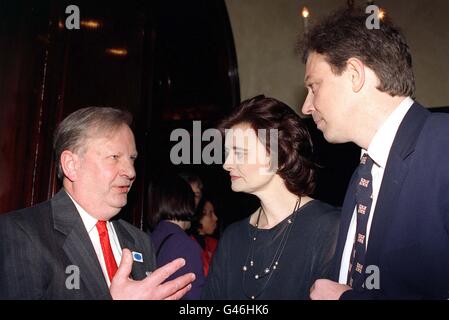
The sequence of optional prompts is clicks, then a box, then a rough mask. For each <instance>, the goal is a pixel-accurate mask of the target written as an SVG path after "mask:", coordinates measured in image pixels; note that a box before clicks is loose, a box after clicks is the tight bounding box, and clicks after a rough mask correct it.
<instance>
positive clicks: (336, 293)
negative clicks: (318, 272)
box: [310, 279, 351, 300]
mask: <svg viewBox="0 0 449 320" xmlns="http://www.w3.org/2000/svg"><path fill="white" fill-rule="evenodd" d="M348 290H351V287H349V286H347V285H344V284H340V283H337V282H334V281H331V280H327V279H318V280H317V281H315V283H314V284H313V286H312V288H310V299H312V300H338V299H340V296H341V295H342V294H343V292H345V291H348Z"/></svg>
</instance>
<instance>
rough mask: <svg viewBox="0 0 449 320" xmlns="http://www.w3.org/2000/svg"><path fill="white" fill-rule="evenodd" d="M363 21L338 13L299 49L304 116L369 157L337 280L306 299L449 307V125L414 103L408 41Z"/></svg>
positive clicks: (350, 195)
mask: <svg viewBox="0 0 449 320" xmlns="http://www.w3.org/2000/svg"><path fill="white" fill-rule="evenodd" d="M368 20H369V16H368V15H367V14H365V13H364V11H362V10H359V9H353V10H345V11H339V12H336V13H334V14H333V15H331V16H329V17H327V18H326V19H325V20H324V21H322V22H321V23H320V24H318V25H317V26H315V27H314V28H313V29H312V30H311V31H310V32H309V33H308V34H307V35H306V36H305V38H304V40H303V42H302V49H303V53H304V54H303V60H304V62H305V63H306V74H305V83H306V86H307V88H308V90H309V92H308V95H307V98H306V100H305V102H304V105H303V107H302V111H303V113H304V114H310V115H312V117H313V119H314V121H315V123H316V124H317V127H318V129H320V130H321V131H322V132H323V134H324V137H325V138H326V140H327V141H329V142H331V143H344V142H349V141H351V142H354V143H356V144H357V145H358V146H360V147H361V148H362V151H363V153H364V154H366V156H365V155H364V157H362V158H363V161H362V163H363V164H366V163H367V162H366V161H367V159H372V162H369V163H372V167H368V168H369V170H368V173H369V174H368V175H366V172H365V173H364V174H365V175H362V172H363V171H362V167H363V165H361V166H360V169H358V170H356V172H355V173H354V175H353V177H352V179H351V183H350V185H349V187H348V190H347V193H346V197H345V201H344V204H343V208H342V220H341V226H340V234H339V239H338V243H337V247H336V253H335V272H334V277H333V279H332V280H327V279H319V280H317V281H316V282H315V284H314V285H313V286H312V288H311V294H310V297H311V298H312V299H447V298H448V297H449V165H448V161H447V158H448V157H449V117H448V116H447V115H442V114H430V112H429V111H427V110H426V109H425V108H423V107H422V106H421V105H419V104H418V103H416V102H414V101H413V100H412V98H411V97H412V96H413V95H414V91H415V83H414V76H413V71H412V59H411V55H410V52H409V48H408V46H407V44H406V41H405V39H404V37H403V36H402V35H401V33H400V32H399V31H398V30H397V29H396V28H395V27H394V26H393V24H392V23H391V21H389V20H388V19H383V20H382V21H380V25H379V28H377V27H374V28H370V24H369V23H368ZM359 174H360V176H359ZM362 179H363V180H362ZM368 186H370V188H371V189H367V190H369V191H368V192H369V194H370V196H368V194H367V196H366V197H365V198H366V199H365V198H364V197H363V190H364V189H363V188H368ZM360 190H362V191H360ZM357 193H358V194H359V195H357ZM368 198H370V199H368ZM363 201H367V202H365V203H366V204H367V205H362V206H360V205H361V203H362V202H363ZM360 277H361V278H360ZM354 279H361V281H360V282H357V281H355V282H353V280H354Z"/></svg>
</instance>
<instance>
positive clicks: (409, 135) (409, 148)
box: [333, 102, 429, 281]
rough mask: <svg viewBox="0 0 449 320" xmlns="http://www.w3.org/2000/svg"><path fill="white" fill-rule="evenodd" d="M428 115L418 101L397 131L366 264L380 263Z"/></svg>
mask: <svg viewBox="0 0 449 320" xmlns="http://www.w3.org/2000/svg"><path fill="white" fill-rule="evenodd" d="M428 115H429V111H427V110H426V109H425V108H424V107H422V106H420V105H419V104H417V103H416V102H415V103H414V104H413V105H412V107H411V108H410V110H409V111H408V112H407V114H406V116H405V117H404V119H403V120H402V122H401V125H400V126H399V129H398V132H397V133H396V137H395V139H394V141H393V145H392V147H391V150H390V154H389V156H388V161H387V166H386V168H385V172H384V176H383V181H382V185H381V188H380V191H379V196H378V200H377V204H376V208H375V212H374V216H373V221H372V225H371V230H370V237H369V242H368V249H367V263H369V264H374V265H378V260H379V253H380V250H381V248H382V245H383V239H384V236H385V232H386V229H387V228H388V226H389V221H390V220H391V216H392V214H391V212H393V210H395V207H396V206H397V204H398V202H397V197H398V195H399V193H400V191H401V188H402V183H403V181H404V179H405V177H406V175H407V172H408V166H407V164H406V159H407V157H408V156H409V155H410V154H412V153H413V151H414V148H415V144H416V140H417V138H418V136H419V133H420V132H421V128H422V126H423V125H424V122H425V121H426V118H427V117H428ZM356 172H357V169H356V171H355V172H354V174H353V175H352V178H351V181H350V183H349V186H348V190H347V192H346V196H345V200H344V203H343V207H342V214H341V222H340V232H339V236H338V241H337V247H336V250H335V260H334V261H335V268H334V274H333V276H334V280H336V281H338V277H339V273H340V266H341V259H342V255H343V251H344V248H345V244H346V238H347V235H348V230H349V226H350V223H351V218H352V215H353V213H354V207H355V193H356V190H355V189H356V185H355V181H354V180H355V179H356ZM371 235H372V236H371Z"/></svg>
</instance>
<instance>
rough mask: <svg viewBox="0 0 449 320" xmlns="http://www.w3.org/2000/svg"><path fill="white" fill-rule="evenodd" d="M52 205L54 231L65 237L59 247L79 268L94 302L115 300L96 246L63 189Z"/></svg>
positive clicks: (82, 279) (85, 286) (82, 280)
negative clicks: (102, 268) (110, 292)
mask: <svg viewBox="0 0 449 320" xmlns="http://www.w3.org/2000/svg"><path fill="white" fill-rule="evenodd" d="M51 202H52V214H53V220H54V228H55V229H56V230H58V231H59V232H61V233H62V234H63V235H65V238H64V240H63V242H62V243H60V244H59V245H60V246H61V247H62V249H63V251H64V253H65V254H66V255H67V257H68V259H69V261H70V262H71V263H72V264H73V265H75V266H77V267H78V268H79V270H80V276H81V282H82V283H83V284H84V288H85V289H86V291H88V292H89V293H90V296H91V297H93V298H98V299H111V296H110V294H109V289H108V286H107V283H106V281H105V279H104V276H103V272H102V270H101V266H100V263H99V262H98V258H97V255H96V253H95V250H94V248H93V246H92V242H91V240H90V238H89V235H88V233H87V231H86V228H85V227H84V224H83V222H82V220H81V217H80V215H79V213H78V211H77V210H76V207H75V205H74V204H73V202H72V200H71V199H70V198H69V196H68V195H67V193H66V192H65V191H64V190H63V189H62V190H61V191H59V192H58V194H56V196H55V197H54V198H53V199H52V201H51Z"/></svg>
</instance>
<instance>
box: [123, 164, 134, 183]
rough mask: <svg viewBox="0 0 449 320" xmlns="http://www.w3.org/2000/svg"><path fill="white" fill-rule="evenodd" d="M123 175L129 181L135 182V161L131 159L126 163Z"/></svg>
mask: <svg viewBox="0 0 449 320" xmlns="http://www.w3.org/2000/svg"><path fill="white" fill-rule="evenodd" d="M121 174H122V175H123V176H126V177H127V178H128V179H129V180H134V179H135V178H136V170H135V168H134V161H132V160H131V159H130V160H128V161H125V163H124V164H123V167H122V172H121Z"/></svg>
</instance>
